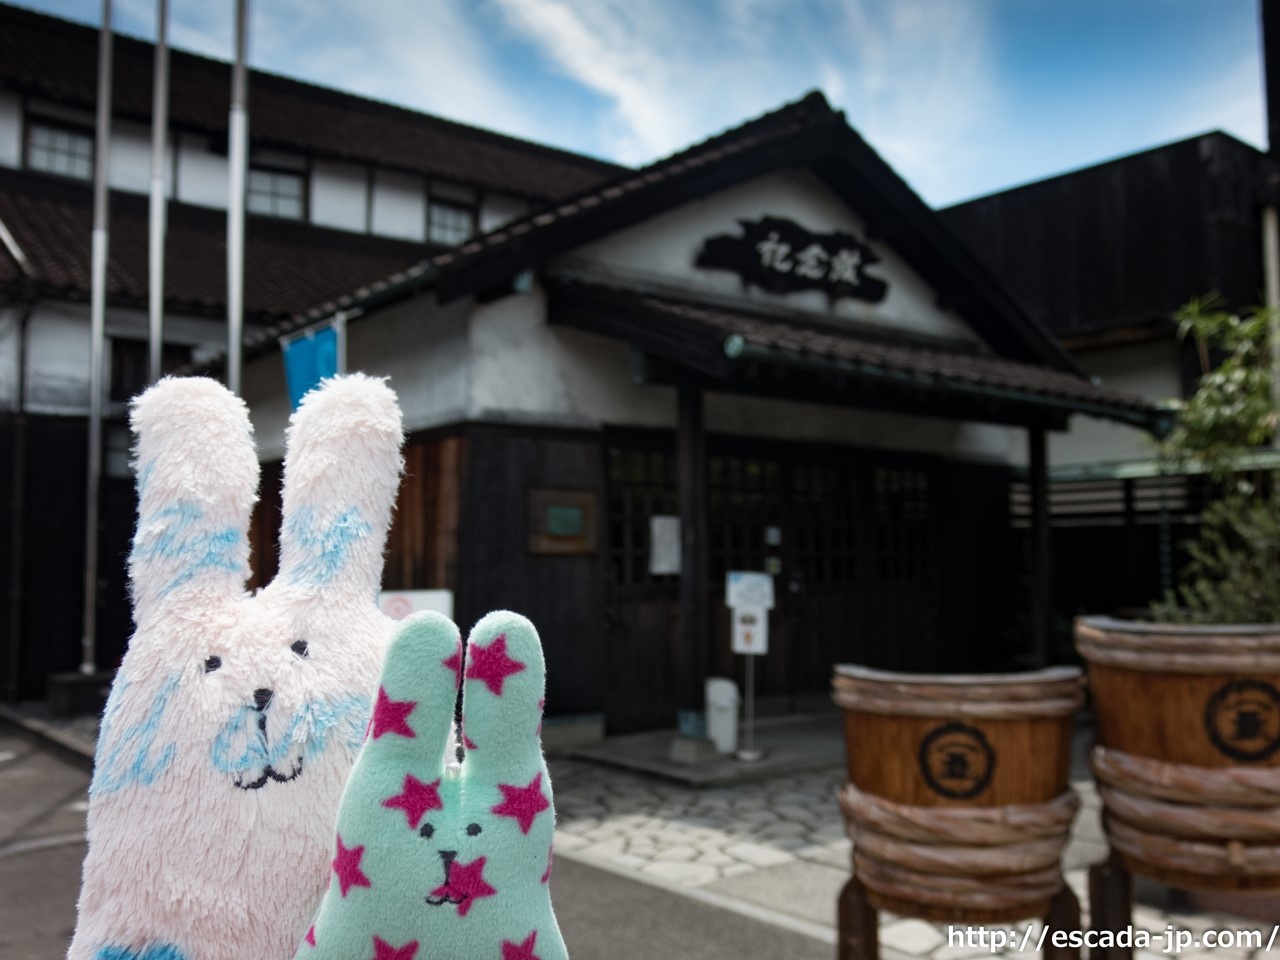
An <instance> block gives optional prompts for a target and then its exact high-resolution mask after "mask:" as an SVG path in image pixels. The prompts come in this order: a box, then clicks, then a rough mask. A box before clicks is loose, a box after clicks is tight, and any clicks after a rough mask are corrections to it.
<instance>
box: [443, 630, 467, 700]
mask: <svg viewBox="0 0 1280 960" xmlns="http://www.w3.org/2000/svg"><path fill="white" fill-rule="evenodd" d="M440 663H441V664H443V665H444V666H445V667H447V668H448V669H450V670H452V671H453V686H454V689H455V690H456V689H457V688H458V687H460V686H462V641H461V640H459V641H458V649H457V650H455V651H453V653H452V654H450V656H449V657H448V658H447V659H445V660H441V661H440Z"/></svg>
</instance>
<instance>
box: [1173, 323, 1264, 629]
mask: <svg viewBox="0 0 1280 960" xmlns="http://www.w3.org/2000/svg"><path fill="white" fill-rule="evenodd" d="M1273 317H1274V314H1273V311H1271V310H1268V309H1262V308H1253V309H1250V310H1248V311H1246V312H1244V313H1231V312H1229V311H1227V310H1225V309H1223V306H1222V302H1221V301H1220V300H1219V299H1218V298H1216V297H1207V298H1204V299H1202V300H1194V301H1192V302H1191V303H1189V304H1188V305H1187V306H1186V307H1184V308H1183V309H1182V310H1180V311H1179V312H1178V328H1179V336H1180V337H1184V338H1185V337H1188V336H1190V337H1193V338H1194V341H1195V344H1196V347H1197V349H1198V351H1199V355H1200V363H1201V369H1202V370H1204V371H1205V372H1204V374H1203V375H1202V376H1201V377H1200V381H1199V383H1198V385H1197V387H1196V392H1195V393H1194V394H1193V395H1192V396H1191V397H1190V398H1189V399H1187V400H1186V401H1185V402H1183V403H1182V404H1181V405H1180V408H1179V411H1178V419H1177V422H1176V424H1175V426H1174V428H1173V430H1172V431H1171V432H1170V434H1169V436H1168V437H1166V438H1165V440H1164V441H1163V443H1162V444H1161V457H1162V459H1163V461H1164V464H1165V469H1166V471H1168V472H1185V471H1194V472H1203V473H1205V474H1207V475H1208V477H1209V480H1210V482H1211V484H1212V486H1213V488H1214V490H1215V491H1216V493H1217V496H1216V498H1215V499H1214V501H1213V502H1212V503H1211V504H1210V505H1209V506H1208V507H1207V508H1206V509H1205V511H1204V513H1203V514H1202V516H1201V522H1200V532H1199V535H1198V537H1197V538H1196V539H1195V540H1192V541H1190V542H1188V543H1187V544H1186V548H1187V552H1188V554H1189V555H1190V557H1191V559H1190V562H1189V563H1188V564H1187V566H1186V567H1185V568H1184V569H1183V570H1181V571H1180V572H1179V576H1178V585H1177V587H1176V588H1175V589H1174V590H1171V591H1169V592H1168V593H1166V595H1165V597H1164V599H1163V600H1161V601H1159V602H1157V603H1154V604H1152V608H1151V609H1152V614H1153V615H1154V616H1155V617H1156V618H1157V619H1159V620H1164V621H1167V622H1173V623H1273V622H1280V517H1278V516H1277V514H1276V510H1275V507H1274V505H1273V504H1272V502H1271V496H1270V494H1271V491H1272V489H1274V487H1275V485H1276V481H1277V477H1276V476H1275V475H1274V474H1273V475H1272V476H1270V477H1267V476H1265V475H1262V476H1259V475H1258V473H1257V472H1256V471H1254V472H1253V473H1249V472H1248V469H1249V466H1250V463H1249V458H1250V455H1251V454H1255V455H1256V453H1257V452H1258V448H1259V447H1260V446H1261V445H1263V444H1268V443H1270V442H1271V440H1272V438H1273V437H1274V436H1275V431H1276V409H1275V404H1274V401H1273V399H1272V393H1271V354H1270V346H1269V344H1270V326H1271V323H1272V320H1273ZM1214 361H1218V362H1216V363H1215V362H1214Z"/></svg>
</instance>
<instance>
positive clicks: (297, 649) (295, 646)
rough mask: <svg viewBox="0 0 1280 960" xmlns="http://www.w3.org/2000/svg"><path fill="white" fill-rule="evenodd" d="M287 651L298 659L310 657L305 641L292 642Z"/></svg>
mask: <svg viewBox="0 0 1280 960" xmlns="http://www.w3.org/2000/svg"><path fill="white" fill-rule="evenodd" d="M289 649H290V650H292V651H293V652H294V653H296V654H297V655H298V656H300V657H308V656H310V655H311V654H310V652H309V648H308V647H307V641H305V640H295V641H293V643H291V644H289Z"/></svg>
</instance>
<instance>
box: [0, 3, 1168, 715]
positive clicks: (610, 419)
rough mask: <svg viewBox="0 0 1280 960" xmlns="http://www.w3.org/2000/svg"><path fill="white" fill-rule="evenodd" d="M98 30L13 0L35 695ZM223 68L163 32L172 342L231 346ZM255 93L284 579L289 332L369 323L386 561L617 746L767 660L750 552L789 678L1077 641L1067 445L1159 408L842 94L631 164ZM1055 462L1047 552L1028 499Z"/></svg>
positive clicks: (23, 642) (1, 270) (54, 634)
mask: <svg viewBox="0 0 1280 960" xmlns="http://www.w3.org/2000/svg"><path fill="white" fill-rule="evenodd" d="M95 49H96V36H95V31H93V30H91V29H89V28H86V27H82V26H78V25H73V24H68V23H65V22H62V21H58V20H56V19H54V18H50V17H45V16H42V15H39V14H34V13H30V12H27V11H21V10H16V9H14V8H10V7H4V6H0V225H3V227H4V231H5V233H4V235H5V236H6V237H7V238H8V240H7V241H6V242H5V243H4V244H0V414H2V416H0V443H3V445H4V449H6V450H7V451H10V452H11V456H10V461H9V462H10V466H11V469H9V470H0V493H2V494H3V495H4V496H5V499H6V502H9V503H11V504H12V509H11V510H10V511H8V512H7V513H6V515H5V517H4V520H3V523H0V532H2V534H3V536H4V539H5V543H6V546H7V549H5V550H3V551H0V573H3V574H4V576H5V580H6V581H7V582H8V583H9V585H10V590H9V591H8V592H7V593H6V595H5V596H4V597H3V598H2V602H4V603H5V604H6V606H5V610H4V615H3V616H2V617H0V631H3V634H4V636H5V643H4V650H5V655H4V657H3V658H0V676H3V678H4V689H3V694H4V696H5V697H6V698H8V699H13V698H22V697H31V696H38V695H39V694H40V692H41V689H42V685H43V679H44V676H45V675H46V674H48V673H51V672H56V671H65V670H71V669H74V668H75V667H76V665H77V664H78V662H79V658H78V654H79V649H80V636H79V629H80V622H81V621H80V617H81V611H80V608H79V604H80V593H81V591H80V590H79V589H78V585H79V583H80V576H81V558H82V555H83V541H82V531H83V513H82V511H83V494H82V491H83V470H84V430H85V426H84V424H85V420H84V416H85V411H86V409H87V390H88V388H87V379H88V378H87V353H88V350H87V343H88V340H87V337H88V310H87V306H86V303H85V301H86V299H87V292H88V291H87V278H88V273H89V271H88V252H89V243H88V237H89V222H90V219H89V217H90V209H91V208H90V191H89V188H88V184H87V182H85V180H84V179H83V177H82V176H81V168H82V166H83V164H80V160H79V159H78V158H82V155H85V151H86V150H88V151H89V152H90V154H91V152H92V150H93V149H94V144H93V141H92V126H91V117H92V110H93V103H94V97H95V91H94V88H93V77H94V64H95V57H96V54H95V52H94V51H95ZM116 59H117V86H116V96H115V101H114V102H115V112H116V117H115V121H114V129H115V140H113V146H112V153H111V164H110V167H111V171H112V174H111V175H112V181H111V182H112V186H113V195H112V241H111V243H112V246H111V264H110V277H111V283H110V289H109V300H108V317H107V327H108V333H109V337H110V344H109V351H108V354H109V357H110V363H111V370H112V377H111V381H112V384H113V389H114V390H115V394H114V397H113V399H114V400H115V401H123V399H124V398H125V397H127V395H128V394H129V392H130V391H131V390H132V389H134V388H136V387H137V386H140V385H141V383H140V379H139V376H138V374H139V370H140V367H139V360H140V357H141V356H143V355H144V354H143V352H142V348H143V347H144V346H145V344H144V342H143V337H144V336H145V333H144V331H145V315H144V314H143V312H142V309H141V308H142V307H143V305H144V304H145V293H146V289H147V284H146V258H145V222H146V217H145V203H144V201H143V200H142V197H141V193H143V192H145V190H146V181H147V173H148V172H149V171H148V170H147V166H146V163H147V161H146V147H145V144H146V130H147V127H146V124H147V120H148V117H147V113H148V111H149V108H150V107H149V105H150V65H151V50H150V47H149V46H148V45H147V44H144V43H140V42H138V41H131V40H125V39H118V41H117V51H116ZM228 72H229V71H228V68H227V65H226V64H220V63H215V62H213V61H209V60H205V59H203V58H199V57H193V56H190V55H187V54H181V53H177V52H175V53H174V55H173V78H172V89H173V97H172V118H171V119H172V126H171V138H172V139H171V145H172V146H171V155H172V160H173V173H172V177H171V182H170V184H169V189H170V194H171V201H170V205H169V214H168V217H169V224H170V233H169V246H168V253H167V268H166V274H167V276H168V277H169V278H170V280H169V283H168V285H167V304H166V354H167V356H169V357H170V360H171V362H172V363H173V364H175V365H181V364H187V365H190V364H197V365H199V364H202V363H204V364H207V363H208V362H209V361H210V360H211V359H212V358H214V357H216V354H217V353H218V351H219V349H220V344H221V342H222V340H223V337H224V333H223V327H222V324H221V322H220V317H221V315H222V313H223V310H224V300H223V297H224V293H223V269H224V265H223V262H222V251H221V248H220V246H219V243H220V233H221V229H222V222H223V220H224V216H223V214H222V213H221V211H220V210H219V209H218V207H219V203H220V198H221V197H225V180H226V157H225V137H226V109H225V102H226V97H227V91H228V90H229V79H228ZM250 111H251V115H252V117H253V121H252V124H251V128H252V131H253V137H254V141H253V143H252V144H251V147H252V149H251V155H250V167H251V172H250V181H251V194H252V196H251V201H252V202H251V203H250V216H249V218H248V237H247V255H246V273H247V276H246V295H247V304H246V310H247V321H248V324H247V332H246V341H247V363H246V367H245V381H244V393H245V397H246V400H248V401H249V403H250V405H251V408H252V415H253V419H254V422H255V427H256V430H257V435H258V442H259V447H260V452H261V454H262V456H263V458H264V461H265V470H264V484H263V501H262V507H261V509H260V511H259V513H258V515H257V517H256V518H255V522H254V540H255V545H256V548H257V549H256V556H255V568H256V570H257V576H258V577H259V579H260V580H265V579H266V578H267V577H269V575H270V574H271V573H272V572H273V569H274V564H275V559H274V557H273V556H272V550H271V546H270V544H271V541H272V537H271V533H272V528H273V526H274V524H275V523H277V522H278V516H279V514H278V510H276V509H274V508H275V506H276V503H277V502H278V501H277V500H276V498H278V485H277V484H276V483H275V482H274V481H275V479H276V478H277V477H278V471H279V464H278V460H279V457H280V456H281V454H282V453H283V431H284V426H285V423H286V421H287V417H288V412H289V411H288V401H287V393H286V390H285V387H284V374H283V369H282V364H281V360H280V356H279V352H278V349H277V341H278V338H279V337H280V336H283V335H286V334H288V333H291V332H295V331H298V330H300V329H302V328H304V327H306V326H307V325H309V324H313V323H317V322H323V321H325V320H326V319H328V318H331V317H333V316H334V315H336V314H339V313H341V314H342V315H343V316H344V317H345V318H346V321H347V329H348V346H347V354H348V363H349V366H350V367H351V368H352V369H362V370H365V371H367V372H370V373H374V374H381V375H385V376H388V377H389V378H390V380H391V383H392V386H393V387H394V388H395V389H396V391H397V393H398V394H399V396H400V400H401V404H402V407H403V409H404V413H405V420H406V424H407V427H408V428H409V431H410V438H409V444H408V448H407V452H406V465H407V472H406V478H405V482H404V486H403V489H402V492H401V497H400V503H399V506H398V510H397V514H396V522H395V526H394V528H393V531H392V536H391V542H390V547H389V556H388V563H387V568H386V575H385V582H384V586H386V587H387V588H396V589H401V588H447V589H450V590H452V591H454V594H455V608H456V611H457V619H458V620H459V622H460V623H462V624H464V625H465V624H467V623H468V622H470V621H473V620H475V619H476V618H478V617H479V616H480V615H482V614H483V613H485V612H486V611H488V610H489V609H492V608H495V607H502V606H506V607H511V608H513V609H517V610H520V611H522V612H524V613H525V614H527V615H528V616H530V617H531V618H532V619H533V620H534V622H535V623H537V624H538V626H539V629H540V630H541V632H542V634H543V637H544V640H545V644H546V649H547V655H548V661H549V677H550V688H549V692H548V704H547V706H548V710H549V712H550V713H551V714H553V715H556V714H559V715H576V714H594V715H602V716H603V717H604V719H605V721H606V725H607V728H608V729H609V730H610V731H611V732H622V731H626V730H636V729H643V728H647V727H653V726H667V725H670V724H671V722H672V721H673V719H674V716H675V713H676V711H677V710H678V709H693V708H696V707H698V706H700V704H701V699H702V679H703V678H704V677H705V676H706V675H708V674H710V673H717V674H729V675H735V674H736V672H737V671H738V669H739V667H738V664H736V663H735V662H734V659H735V658H733V657H731V656H730V654H729V652H728V623H727V616H726V610H725V608H724V606H723V603H722V597H723V590H724V585H723V584H724V573H725V571H727V570H739V569H747V570H765V571H769V572H772V573H774V574H775V581H776V584H777V588H778V590H777V593H778V605H777V609H776V610H775V611H774V612H773V614H772V622H771V631H772V643H771V652H770V653H769V654H768V656H767V657H765V658H764V660H763V663H762V665H761V670H760V672H759V686H760V692H761V693H762V694H764V695H771V696H785V697H792V698H794V697H798V696H800V695H803V694H805V693H809V692H817V691H822V690H824V689H825V688H826V685H827V682H828V677H829V671H830V665H831V663H832V662H834V661H837V660H856V661H860V662H863V663H867V664H871V665H874V666H882V667H900V668H904V669H932V670H942V669H965V670H971V669H986V668H992V669H996V668H1000V667H1004V666H1010V665H1013V664H1017V663H1025V662H1027V661H1034V660H1043V659H1046V658H1049V657H1050V656H1051V653H1050V651H1049V650H1048V649H1047V645H1048V631H1047V614H1048V609H1049V607H1048V601H1047V597H1048V591H1049V585H1050V572H1051V568H1050V563H1049V550H1048V546H1049V545H1048V539H1047V536H1046V532H1047V523H1046V514H1047V499H1046V496H1045V494H1046V492H1047V484H1046V482H1045V478H1046V476H1047V457H1046V435H1047V434H1049V433H1053V432H1055V431H1061V430H1063V429H1064V428H1065V427H1066V426H1067V425H1068V422H1069V418H1071V417H1072V416H1074V415H1076V414H1081V415H1085V416H1090V417H1100V418H1103V419H1106V420H1109V421H1111V422H1116V423H1122V424H1128V425H1130V426H1132V427H1133V428H1134V429H1135V430H1140V431H1147V430H1151V429H1155V428H1157V426H1158V424H1159V420H1160V418H1159V415H1158V414H1157V412H1156V411H1155V410H1154V409H1153V407H1152V406H1151V405H1150V404H1149V403H1147V402H1145V401H1143V400H1142V399H1140V398H1134V397H1132V396H1130V395H1128V394H1126V393H1124V392H1123V391H1116V390H1112V389H1108V388H1107V387H1106V386H1103V387H1099V386H1096V385H1094V384H1091V383H1090V382H1089V381H1088V380H1087V379H1086V378H1084V377H1082V376H1081V375H1080V373H1079V372H1078V370H1077V368H1076V366H1075V364H1073V362H1072V360H1071V359H1070V358H1069V357H1068V356H1067V355H1066V354H1065V353H1064V352H1063V350H1062V349H1061V347H1060V345H1059V344H1058V342H1057V341H1056V340H1055V338H1054V336H1053V335H1052V333H1051V332H1050V331H1049V330H1047V329H1046V328H1045V327H1043V326H1042V325H1041V324H1040V323H1039V322H1037V320H1035V319H1033V316H1032V315H1031V314H1029V313H1028V311H1026V310H1025V309H1024V308H1023V307H1022V306H1020V305H1019V303H1018V301H1017V300H1016V299H1015V298H1014V297H1012V296H1010V294H1009V293H1008V292H1006V288H1005V287H1004V286H1002V285H1001V284H1000V283H999V282H998V281H997V280H996V279H994V278H993V276H992V274H991V273H989V272H988V271H987V268H986V267H984V266H983V265H982V259H981V256H980V254H981V251H978V250H975V249H973V247H972V245H970V246H966V245H965V244H964V243H962V242H960V241H959V240H957V238H956V235H955V234H954V233H953V232H952V231H951V230H950V229H948V227H947V225H946V224H944V223H943V221H942V220H941V219H940V218H939V217H938V215H937V214H936V213H934V212H933V211H931V210H929V209H928V208H927V207H926V206H925V204H924V203H923V202H922V201H921V200H920V199H919V198H918V197H916V196H915V194H914V193H912V192H911V190H910V189H909V188H908V187H907V186H906V185H905V184H904V183H903V181H902V180H901V179H900V178H899V177H898V176H897V175H896V174H895V173H894V172H893V171H892V170H891V169H890V168H889V167H888V166H887V165H885V164H884V162H883V161H882V160H881V159H880V158H879V157H878V156H877V155H876V154H875V153H874V151H873V150H871V148H870V147H868V145H867V144H866V143H865V142H864V141H863V140H862V139H861V138H860V137H859V136H858V134H857V133H856V132H855V131H854V130H853V129H852V128H851V127H850V126H849V124H848V123H847V122H846V120H845V118H844V116H843V115H842V114H840V113H839V112H837V111H834V110H833V109H832V108H831V107H830V106H829V105H828V104H827V103H826V101H825V100H824V99H823V98H822V97H821V95H819V94H810V95H809V96H807V97H805V98H803V99H802V100H800V101H798V102H796V103H792V104H789V105H787V106H784V107H782V108H781V109H779V110H777V111H775V112H773V113H770V114H768V115H766V116H763V117H761V118H758V119H756V120H753V121H751V122H749V123H746V124H744V125H742V126H741V127H738V128H737V129H734V130H731V131H728V132H727V133H724V134H722V135H719V136H716V137H714V138H712V139H709V140H707V141H705V142H703V143H700V144H697V145H695V146H693V147H691V148H689V149H688V150H685V151H683V152H681V153H679V154H676V155H675V156H672V157H670V158H667V159H665V160H662V161H659V162H657V163H654V164H652V165H650V166H648V167H645V168H643V169H640V170H630V169H626V168H622V167H617V166H614V165H610V164H604V163H600V162H598V161H594V160H590V159H589V158H584V157H579V156H575V155H573V154H567V153H564V152H562V151H557V150H551V149H549V148H546V147H543V146H540V145H537V144H531V143H527V142H523V141H519V140H515V139H512V138H508V137H502V136H498V135H495V134H491V133H488V132H485V131H481V130H476V129H474V128H470V127H465V126H463V125H460V124H453V123H449V122H446V121H442V120H439V119H437V118H433V117H427V116H423V115H421V114H415V113H413V112H411V111H406V110H401V109H398V108H393V107H389V106H387V105H385V104H375V103H371V102H369V101H366V100H362V99H361V98H358V97H352V96H349V95H346V94H342V93H340V92H337V91H332V90H322V89H319V88H316V87H313V86H310V85H307V84H301V83H297V82H295V81H289V80H285V79H283V78H280V77H270V76H262V75H257V74H254V75H253V76H252V77H251V80H250ZM255 170H256V171H257V172H258V174H259V176H258V177H257V178H256V180H255V178H254V176H253V172H254V171H255ZM254 183H257V185H258V186H257V188H254V187H253V186H252V185H253V184H254ZM254 204H257V206H256V207H255V206H254ZM215 362H216V361H215ZM206 368H207V367H206ZM11 371H12V373H11ZM112 414H113V419H112V422H111V423H110V424H109V427H108V431H107V444H108V457H107V468H108V469H107V474H108V476H107V478H106V480H105V481H104V504H103V511H102V513H103V517H104V531H103V536H102V549H103V555H102V561H101V569H102V570H103V572H104V580H105V583H104V587H103V589H102V591H101V596H102V598H103V601H104V609H103V610H101V611H99V621H98V622H99V624H100V625H101V627H102V629H101V630H100V636H99V644H98V658H97V665H98V666H99V667H100V668H104V669H109V668H111V667H112V666H113V665H114V663H115V660H116V658H117V657H118V656H119V653H120V650H121V649H122V647H123V643H124V639H125V637H126V636H127V633H128V629H129V618H128V608H127V602H126V592H125V586H124V580H123V556H124V553H125V552H126V551H127V546H128V538H129V531H130V528H131V524H132V519H133V512H134V511H133V500H132V490H131V482H130V477H129V474H128V469H127V463H126V459H127V458H126V448H127V438H126V432H125V430H124V425H123V406H122V404H121V403H119V402H116V403H115V404H114V405H113V406H112ZM1077 419H1079V418H1077ZM1028 470H1029V476H1030V478H1031V479H1032V481H1033V484H1032V485H1033V488H1034V491H1033V492H1034V495H1033V496H1032V498H1031V502H1032V504H1033V509H1032V514H1033V515H1034V516H1035V517H1036V518H1038V520H1037V522H1036V523H1034V524H1032V530H1033V535H1032V537H1031V539H1030V541H1028V542H1024V541H1023V540H1021V539H1020V538H1019V533H1018V531H1017V529H1016V528H1015V526H1014V523H1013V519H1014V518H1013V517H1012V516H1011V508H1010V497H1009V489H1010V482H1011V480H1012V479H1015V478H1016V477H1017V475H1018V473H1019V471H1023V472H1024V473H1025V472H1026V471H1028ZM655 518H657V519H656V520H655ZM671 518H679V526H680V532H679V534H678V535H677V538H676V539H675V540H674V541H671V540H670V539H669V535H670V534H671V532H672V530H673V527H674V523H673V520H672V519H671ZM655 530H656V531H657V538H656V540H655ZM1024 548H1028V549H1024ZM676 569H678V570H679V571H680V572H678V573H677V572H673V571H674V570H676ZM50 597H56V598H57V600H56V602H52V603H51V602H49V598H50Z"/></svg>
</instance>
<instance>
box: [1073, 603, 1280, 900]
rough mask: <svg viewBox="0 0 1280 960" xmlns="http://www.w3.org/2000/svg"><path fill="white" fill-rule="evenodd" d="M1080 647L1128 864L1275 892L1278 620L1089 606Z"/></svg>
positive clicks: (1279, 867)
mask: <svg viewBox="0 0 1280 960" xmlns="http://www.w3.org/2000/svg"><path fill="white" fill-rule="evenodd" d="M1076 646H1077V648H1078V649H1079V650H1080V653H1081V655H1082V656H1083V657H1084V658H1085V660H1086V661H1088V664H1089V683H1090V686H1091V688H1092V690H1093V696H1094V708H1095V712H1096V715H1097V723H1098V738H1097V746H1096V747H1095V748H1094V751H1093V757H1092V762H1093V768H1094V774H1095V776H1096V777H1097V780H1098V789H1099V792H1100V793H1101V795H1102V801H1103V810H1104V818H1103V822H1104V824H1105V826H1106V829H1107V835H1108V839H1109V840H1110V843H1111V847H1112V850H1113V851H1114V853H1115V855H1116V856H1117V857H1118V858H1119V859H1120V861H1121V863H1122V864H1123V865H1124V867H1125V868H1127V869H1128V870H1130V871H1131V872H1134V873H1140V874H1143V875H1144V876H1149V877H1152V878H1154V879H1156V880H1159V881H1161V882H1163V883H1168V884H1170V885H1172V886H1177V887H1191V888H1207V889H1217V890H1259V889H1280V625H1277V624H1267V625H1248V626H1173V625H1169V624H1160V623H1141V622H1134V621H1125V620H1114V619H1109V618H1102V617H1088V618H1082V619H1080V620H1078V621H1077V622H1076Z"/></svg>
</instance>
